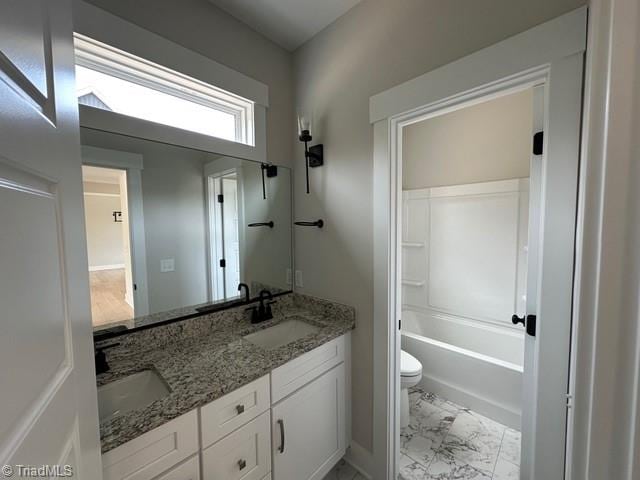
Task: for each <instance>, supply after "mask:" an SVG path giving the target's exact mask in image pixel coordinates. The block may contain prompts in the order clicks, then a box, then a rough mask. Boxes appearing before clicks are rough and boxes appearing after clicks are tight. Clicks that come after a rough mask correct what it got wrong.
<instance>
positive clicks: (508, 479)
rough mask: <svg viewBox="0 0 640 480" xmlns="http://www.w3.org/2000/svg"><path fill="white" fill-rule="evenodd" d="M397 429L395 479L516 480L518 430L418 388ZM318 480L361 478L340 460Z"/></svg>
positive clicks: (518, 458)
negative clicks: (406, 417)
mask: <svg viewBox="0 0 640 480" xmlns="http://www.w3.org/2000/svg"><path fill="white" fill-rule="evenodd" d="M409 403H410V405H411V420H410V423H409V426H408V427H407V428H406V429H403V430H402V433H401V437H400V441H401V447H400V452H401V456H400V476H399V478H398V480H517V479H518V478H519V476H520V432H518V431H516V430H513V429H511V428H508V427H505V426H504V425H501V424H500V423H497V422H494V421H493V420H490V419H488V418H487V417H483V416H482V415H479V414H477V413H475V412H473V411H471V410H469V409H467V408H463V407H460V406H458V405H456V404H454V403H453V402H450V401H448V400H444V399H442V398H440V397H437V396H436V395H434V394H432V393H426V392H424V391H422V390H420V389H418V388H412V389H411V390H410V392H409ZM324 480H365V478H364V477H363V476H362V475H361V474H359V473H358V472H357V471H356V470H355V469H354V468H353V467H352V466H351V465H349V464H348V463H346V462H345V461H344V460H341V461H340V462H339V463H338V464H337V465H336V466H335V467H334V469H333V470H331V472H329V474H328V475H327V476H326V477H325V478H324Z"/></svg>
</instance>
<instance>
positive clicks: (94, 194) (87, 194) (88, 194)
mask: <svg viewBox="0 0 640 480" xmlns="http://www.w3.org/2000/svg"><path fill="white" fill-rule="evenodd" d="M82 194H83V195H84V196H85V197H112V198H120V194H119V193H102V192H82Z"/></svg>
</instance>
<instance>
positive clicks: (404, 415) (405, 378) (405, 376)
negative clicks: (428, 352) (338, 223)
mask: <svg viewBox="0 0 640 480" xmlns="http://www.w3.org/2000/svg"><path fill="white" fill-rule="evenodd" d="M420 380H422V364H421V363H420V361H419V360H418V359H417V358H416V357H414V356H413V355H411V354H409V353H407V352H405V351H404V350H401V351H400V427H401V428H406V427H407V426H409V388H411V387H415V386H416V385H417V384H418V383H419V382H420Z"/></svg>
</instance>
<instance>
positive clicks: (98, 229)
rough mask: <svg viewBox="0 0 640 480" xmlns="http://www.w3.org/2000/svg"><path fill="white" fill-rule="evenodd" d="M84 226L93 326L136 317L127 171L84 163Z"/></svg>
mask: <svg viewBox="0 0 640 480" xmlns="http://www.w3.org/2000/svg"><path fill="white" fill-rule="evenodd" d="M82 185H83V193H84V207H85V208H84V212H85V229H86V235H87V254H88V261H89V279H90V288H91V317H92V324H93V326H94V327H104V326H106V325H112V324H125V325H127V324H128V323H130V322H131V320H132V319H133V317H134V311H135V305H134V284H133V275H132V261H131V245H130V238H131V236H130V232H129V214H128V192H127V172H126V171H125V170H121V169H115V168H103V167H94V166H89V165H83V167H82Z"/></svg>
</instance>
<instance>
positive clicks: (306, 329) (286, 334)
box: [242, 320, 319, 350]
mask: <svg viewBox="0 0 640 480" xmlns="http://www.w3.org/2000/svg"><path fill="white" fill-rule="evenodd" d="M318 330H319V328H318V327H315V326H313V325H310V324H308V323H307V322H303V321H301V320H287V321H285V322H282V323H279V324H277V325H274V326H273V327H269V328H265V329H264V330H259V331H257V332H255V333H251V334H249V335H245V336H244V337H242V338H244V339H245V340H248V341H249V342H251V343H253V344H254V345H257V346H259V347H262V348H264V349H265V350H273V349H275V348H278V347H282V346H283V345H287V344H289V343H291V342H295V341H296V340H300V339H301V338H304V337H306V336H307V335H313V334H315V333H318Z"/></svg>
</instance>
